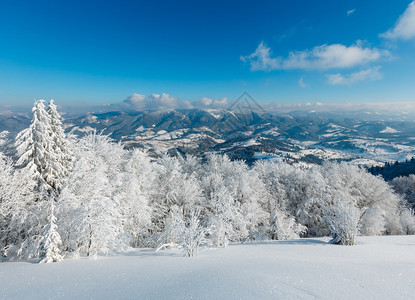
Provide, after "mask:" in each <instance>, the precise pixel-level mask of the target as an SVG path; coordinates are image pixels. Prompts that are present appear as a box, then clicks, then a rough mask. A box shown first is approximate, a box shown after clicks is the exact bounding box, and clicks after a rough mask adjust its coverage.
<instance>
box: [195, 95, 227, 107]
mask: <svg viewBox="0 0 415 300" xmlns="http://www.w3.org/2000/svg"><path fill="white" fill-rule="evenodd" d="M227 105H228V98H227V97H225V98H222V99H211V98H208V97H203V98H201V99H199V100H198V101H196V103H195V106H198V107H225V106H227Z"/></svg>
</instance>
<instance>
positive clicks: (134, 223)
mask: <svg viewBox="0 0 415 300" xmlns="http://www.w3.org/2000/svg"><path fill="white" fill-rule="evenodd" d="M154 165H155V164H154V163H151V160H150V158H149V157H148V155H147V154H146V153H144V152H142V151H140V150H138V149H136V150H133V151H130V152H129V153H128V154H127V155H126V156H125V159H123V168H122V170H121V173H120V176H121V179H120V180H119V181H118V182H119V184H118V185H117V187H116V191H115V195H114V198H115V201H116V202H118V203H120V209H121V213H122V215H123V219H124V220H125V223H124V226H125V230H126V233H127V234H128V235H129V236H130V238H131V246H133V247H138V246H143V245H144V244H143V243H144V240H145V239H146V238H148V235H149V229H150V228H151V217H152V211H151V207H150V205H149V201H150V198H151V195H153V194H154V193H155V191H154V190H155V189H157V186H155V185H154V182H155V178H156V171H155V170H154Z"/></svg>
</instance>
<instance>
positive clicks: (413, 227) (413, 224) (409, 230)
mask: <svg viewBox="0 0 415 300" xmlns="http://www.w3.org/2000/svg"><path fill="white" fill-rule="evenodd" d="M400 222H401V226H402V231H403V233H404V234H415V214H414V210H413V209H407V208H406V209H403V211H402V212H401V215H400Z"/></svg>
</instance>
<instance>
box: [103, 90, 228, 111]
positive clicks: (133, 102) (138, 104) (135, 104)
mask: <svg viewBox="0 0 415 300" xmlns="http://www.w3.org/2000/svg"><path fill="white" fill-rule="evenodd" d="M228 105H229V104H228V98H227V97H224V98H222V99H212V98H208V97H203V98H201V99H199V100H197V101H193V102H191V101H188V100H182V99H179V98H178V97H174V96H171V95H169V94H166V93H162V94H151V95H149V96H145V95H142V94H138V93H134V94H132V95H131V96H129V97H128V98H127V99H125V100H124V101H123V102H122V103H121V104H110V105H109V108H111V109H126V108H127V109H133V110H163V109H170V108H178V109H192V108H198V107H199V108H225V107H227V106H228Z"/></svg>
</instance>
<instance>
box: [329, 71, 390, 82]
mask: <svg viewBox="0 0 415 300" xmlns="http://www.w3.org/2000/svg"><path fill="white" fill-rule="evenodd" d="M379 69H380V66H377V67H374V68H369V69H365V70H362V71H359V72H355V73H351V74H350V75H347V76H343V75H342V74H340V73H337V74H330V75H327V79H328V83H329V84H331V85H351V84H354V83H357V82H361V81H375V80H380V79H382V77H383V75H382V73H381V72H380V71H379Z"/></svg>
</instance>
